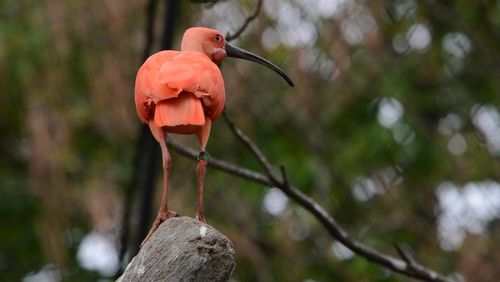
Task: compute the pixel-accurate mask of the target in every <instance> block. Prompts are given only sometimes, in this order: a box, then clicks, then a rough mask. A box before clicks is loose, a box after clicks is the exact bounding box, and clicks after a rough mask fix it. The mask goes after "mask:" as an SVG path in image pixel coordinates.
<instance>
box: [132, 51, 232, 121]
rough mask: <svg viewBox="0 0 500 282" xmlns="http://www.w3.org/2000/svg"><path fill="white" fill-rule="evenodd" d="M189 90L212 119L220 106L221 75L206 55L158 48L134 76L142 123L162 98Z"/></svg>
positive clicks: (222, 96)
mask: <svg viewBox="0 0 500 282" xmlns="http://www.w3.org/2000/svg"><path fill="white" fill-rule="evenodd" d="M183 91H185V92H190V93H193V94H194V95H196V96H197V97H198V98H200V99H201V100H202V103H203V108H204V111H205V115H207V116H208V117H210V118H211V119H212V120H214V119H216V118H217V117H218V116H219V115H220V114H221V113H222V110H223V108H224V100H225V99H224V81H223V79H222V74H221V72H220V70H219V68H218V67H217V65H215V64H214V63H213V62H212V61H211V60H210V59H209V58H208V57H207V56H206V55H204V54H203V53H201V52H194V51H182V52H178V51H162V52H158V53H156V54H154V55H152V56H151V57H149V58H148V60H146V62H145V63H144V65H143V66H142V67H141V68H140V69H139V72H138V74H137V78H136V89H135V92H136V93H135V98H136V107H137V112H138V114H139V116H140V117H141V120H142V121H143V122H146V121H147V120H149V119H151V118H153V116H152V113H153V109H154V106H155V105H156V104H157V103H158V102H159V101H162V100H166V99H172V98H176V97H177V96H178V95H179V94H180V93H181V92H183Z"/></svg>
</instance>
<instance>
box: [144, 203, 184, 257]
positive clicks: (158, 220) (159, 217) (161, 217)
mask: <svg viewBox="0 0 500 282" xmlns="http://www.w3.org/2000/svg"><path fill="white" fill-rule="evenodd" d="M179 216H180V214H178V213H176V212H174V211H171V210H168V211H167V212H158V215H157V216H156V219H155V222H154V223H153V226H152V227H151V229H150V230H149V233H148V235H147V236H146V238H145V239H144V240H143V241H142V243H141V248H142V246H144V244H146V242H147V241H148V240H149V238H151V236H153V234H154V233H155V231H156V229H158V227H160V225H161V224H162V223H163V222H164V221H166V220H167V219H169V218H171V217H179Z"/></svg>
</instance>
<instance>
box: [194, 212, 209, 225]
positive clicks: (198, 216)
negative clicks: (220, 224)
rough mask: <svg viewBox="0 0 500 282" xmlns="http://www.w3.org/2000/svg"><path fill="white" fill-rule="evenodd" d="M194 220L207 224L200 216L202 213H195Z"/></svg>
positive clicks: (202, 216)
mask: <svg viewBox="0 0 500 282" xmlns="http://www.w3.org/2000/svg"><path fill="white" fill-rule="evenodd" d="M196 219H197V220H199V221H201V222H203V223H205V224H206V223H207V221H206V220H205V216H204V215H203V214H202V213H197V214H196Z"/></svg>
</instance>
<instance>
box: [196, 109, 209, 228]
mask: <svg viewBox="0 0 500 282" xmlns="http://www.w3.org/2000/svg"><path fill="white" fill-rule="evenodd" d="M211 127H212V121H211V120H210V119H209V118H208V117H206V122H205V125H203V128H202V129H201V130H200V131H199V132H198V133H197V134H196V136H197V137H198V140H199V141H200V144H201V150H200V155H199V156H198V164H197V165H196V173H197V175H198V211H197V212H196V218H197V219H198V220H199V221H201V222H204V223H206V220H205V214H204V212H203V191H204V189H205V174H206V171H207V160H208V154H207V152H205V148H206V146H207V142H208V137H209V136H210V128H211Z"/></svg>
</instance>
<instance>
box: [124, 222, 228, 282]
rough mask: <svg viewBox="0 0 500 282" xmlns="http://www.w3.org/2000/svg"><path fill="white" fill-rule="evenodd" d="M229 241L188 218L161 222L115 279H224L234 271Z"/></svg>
mask: <svg viewBox="0 0 500 282" xmlns="http://www.w3.org/2000/svg"><path fill="white" fill-rule="evenodd" d="M234 256H235V253H234V249H233V244H232V242H231V241H230V240H229V239H228V238H227V237H226V236H224V235H223V234H221V233H220V232H219V231H217V230H216V229H214V228H213V227H211V226H209V225H207V224H204V223H201V222H200V221H198V220H196V219H193V218H189V217H175V218H170V219H168V220H167V221H165V222H163V223H162V225H160V227H159V228H158V230H156V232H155V233H154V234H153V236H152V237H151V238H150V239H149V240H148V242H146V244H145V245H144V246H143V247H142V248H141V250H140V251H139V253H138V254H137V256H135V257H134V258H133V259H132V261H131V262H130V264H129V265H128V266H127V269H126V270H125V272H124V273H123V275H122V276H121V277H120V278H119V279H118V282H131V281H169V282H171V281H172V282H173V281H228V280H229V278H230V276H231V273H232V272H233V270H234V267H235V262H234Z"/></svg>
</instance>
